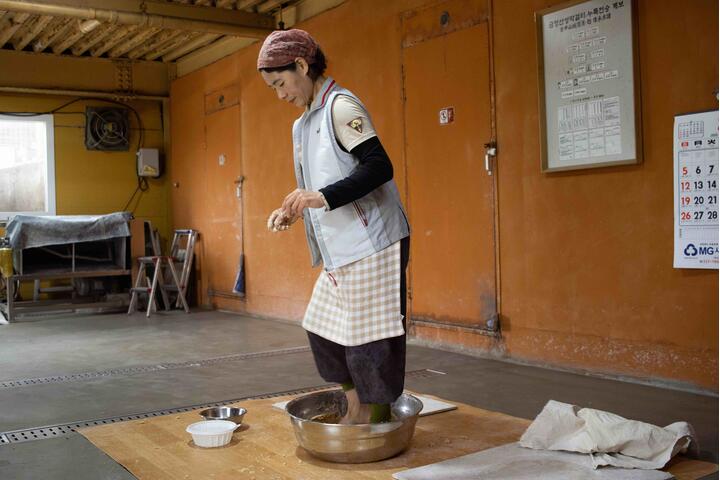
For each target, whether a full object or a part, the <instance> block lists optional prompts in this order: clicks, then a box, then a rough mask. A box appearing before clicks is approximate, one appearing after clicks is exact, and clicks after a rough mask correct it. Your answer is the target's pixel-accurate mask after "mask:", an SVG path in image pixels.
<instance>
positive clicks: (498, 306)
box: [487, 0, 502, 329]
mask: <svg viewBox="0 0 720 480" xmlns="http://www.w3.org/2000/svg"><path fill="white" fill-rule="evenodd" d="M487 6H488V16H487V18H488V22H487V24H488V60H489V65H488V68H489V72H488V73H489V77H490V142H491V143H493V144H497V125H496V123H495V122H496V109H495V102H496V97H495V41H494V40H495V39H494V36H495V29H494V22H495V17H494V13H493V0H487ZM501 148H502V147H501ZM501 152H502V150H499V154H500V155H502V153H501ZM497 160H498V157H497V156H496V157H495V175H493V216H494V221H493V237H494V244H495V312H496V313H497V319H496V322H498V325H496V328H497V329H499V328H501V327H500V325H499V322H500V312H501V311H502V291H501V290H502V284H501V283H500V195H499V194H498V186H499V182H498V176H499V175H500V163H499V162H498V161H497Z"/></svg>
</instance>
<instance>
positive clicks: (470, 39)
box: [403, 2, 497, 329]
mask: <svg viewBox="0 0 720 480" xmlns="http://www.w3.org/2000/svg"><path fill="white" fill-rule="evenodd" d="M447 3H448V5H450V4H453V3H456V4H457V3H463V2H447ZM451 6H452V5H451ZM451 6H450V7H447V9H445V8H444V7H443V6H442V5H440V6H439V7H435V8H430V9H428V10H426V11H425V12H413V14H412V15H411V16H406V17H405V20H404V21H411V22H413V24H414V25H415V30H414V31H413V32H410V33H408V30H409V29H408V27H404V29H405V32H404V33H405V35H404V44H403V47H404V48H403V72H404V89H405V135H406V168H407V182H408V184H407V192H408V199H407V206H408V210H409V217H410V222H411V228H412V235H411V264H410V275H409V286H410V296H411V303H410V305H411V310H410V312H411V320H412V322H413V323H414V324H419V325H424V326H442V325H449V326H451V327H452V326H460V327H469V328H473V329H474V328H481V329H486V328H488V327H489V326H490V327H494V326H495V325H496V323H495V322H496V319H497V305H496V288H497V287H496V270H495V269H496V262H495V255H496V252H495V238H494V236H495V228H494V224H495V208H494V196H495V195H494V177H493V176H492V175H490V174H488V172H487V171H486V169H485V153H486V152H485V144H486V143H488V142H490V141H491V103H490V102H491V95H490V60H489V47H488V24H487V15H484V14H483V13H478V15H477V16H476V18H474V19H473V18H471V19H465V20H464V21H463V22H461V24H460V25H455V27H454V28H450V27H452V24H451V22H452V20H453V17H452V15H453V13H452V9H451ZM423 16H425V17H428V18H423ZM408 19H409V20H408ZM443 21H445V22H446V23H445V25H444V26H443ZM434 23H437V24H439V26H438V28H433V27H432V25H433V24H434ZM410 29H412V28H410ZM423 31H425V34H423Z"/></svg>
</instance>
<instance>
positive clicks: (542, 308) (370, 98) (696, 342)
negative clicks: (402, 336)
mask: <svg viewBox="0 0 720 480" xmlns="http://www.w3.org/2000/svg"><path fill="white" fill-rule="evenodd" d="M429 3H437V2H428V1H422V0H417V1H410V0H404V1H393V2H384V1H380V0H377V1H368V0H362V1H361V0H348V1H347V2H346V3H344V4H342V5H341V6H339V7H337V8H335V9H333V10H331V11H328V12H326V13H323V14H322V15H320V16H318V17H315V18H313V19H310V20H308V21H306V22H304V23H303V24H301V25H300V28H305V29H307V30H308V31H310V32H311V33H312V34H313V36H314V37H315V38H316V39H317V40H318V41H319V42H320V44H321V45H322V46H323V49H324V51H325V53H326V55H327V56H328V58H329V69H328V73H330V74H331V75H332V76H333V77H335V78H336V79H338V80H339V82H340V83H341V84H342V85H343V86H346V87H347V88H349V89H351V90H353V91H354V92H355V93H357V94H358V95H359V96H360V97H361V98H362V99H363V101H364V102H365V104H366V105H367V106H368V109H369V110H370V112H371V113H372V115H373V120H374V123H375V126H376V128H377V130H378V132H379V136H380V138H381V140H382V141H383V144H384V145H385V148H386V150H387V151H388V153H389V155H390V157H391V159H392V161H393V164H394V165H395V172H396V181H397V182H398V185H399V187H400V190H401V193H402V194H403V195H405V192H404V190H405V189H404V182H405V170H404V165H405V158H404V155H405V149H404V144H403V142H404V140H403V138H404V133H403V128H404V127H403V125H404V119H403V104H402V71H401V40H402V38H401V35H402V32H401V23H400V13H401V12H403V11H407V10H410V9H413V8H417V7H418V6H421V5H424V4H429ZM475 3H477V4H482V3H484V2H480V1H478V2H475ZM558 3H561V2H557V1H549V0H546V1H541V0H513V1H507V0H502V1H499V0H498V1H494V2H493V9H494V13H493V24H494V37H493V42H494V52H493V53H494V57H495V81H496V94H497V97H496V108H497V113H496V120H497V137H498V138H497V140H498V148H499V156H498V163H499V167H498V168H499V169H498V176H497V182H498V208H499V225H498V229H499V250H500V258H499V265H500V280H501V281H500V294H501V298H502V303H501V306H500V309H501V311H500V315H501V324H502V328H503V336H502V339H499V340H490V339H488V337H484V336H481V335H475V334H471V333H459V332H453V331H445V330H437V329H427V328H416V329H414V330H413V333H414V334H415V335H416V336H418V337H420V338H423V339H425V340H427V341H430V342H433V343H440V344H443V343H444V344H453V345H455V346H461V347H462V348H469V349H477V350H478V351H481V352H483V351H491V352H493V353H494V354H496V355H500V356H509V357H512V358H515V359H520V360H527V361H532V362H537V363H543V364H549V365H554V366H559V367H567V368H574V369H587V370H590V371H594V372H601V373H610V374H622V375H628V376H636V377H651V378H653V379H659V380H663V379H664V380H671V381H675V382H684V383H688V384H691V385H694V386H699V387H701V388H706V389H717V377H718V370H717V357H718V349H717V334H718V330H717V318H718V306H717V291H718V281H717V278H718V276H717V272H716V271H697V270H674V269H673V268H672V247H673V245H672V243H673V230H672V228H673V227H672V225H673V201H672V136H671V133H672V122H673V115H674V114H676V113H681V112H688V111H694V110H703V109H710V108H717V101H716V99H715V97H714V95H713V91H714V90H715V89H716V88H717V80H718V78H717V67H718V64H717V50H716V47H714V46H715V45H716V38H717V22H716V18H717V13H718V12H717V4H716V3H714V2H711V1H710V0H697V1H693V2H686V3H687V4H683V8H682V9H678V8H676V7H675V5H676V4H675V2H672V1H671V0H652V1H651V0H640V1H638V2H637V5H638V10H639V31H638V40H639V58H640V70H641V80H642V81H641V87H640V94H641V100H642V109H643V110H642V114H643V150H644V160H643V163H642V164H641V165H638V166H630V167H615V168H605V169H598V170H592V171H583V172H570V173H562V174H542V173H541V172H540V150H539V148H540V145H539V133H538V102H537V73H536V68H537V64H536V57H535V28H534V22H533V12H535V11H537V10H540V9H543V8H545V7H547V6H550V5H553V4H558ZM339 25H343V26H344V27H343V28H338V26H339ZM685 45H710V46H713V49H714V50H713V51H712V52H710V53H708V52H707V49H700V48H694V47H693V48H686V47H685ZM258 49H259V45H258V44H255V45H252V46H250V47H248V48H246V49H243V50H241V51H239V52H237V53H236V54H234V55H232V56H230V57H227V58H225V59H223V60H222V61H220V62H217V63H216V64H213V65H211V66H209V67H207V68H205V69H203V70H200V71H198V72H194V73H193V74H190V75H188V76H186V77H182V78H180V79H178V80H176V81H175V82H174V83H173V85H172V89H171V105H172V108H171V112H172V137H173V150H172V151H173V158H172V167H171V171H172V172H174V173H171V175H172V176H173V177H172V178H173V180H174V181H175V180H177V179H181V180H180V184H181V185H185V184H187V183H188V182H190V181H191V180H192V181H193V182H194V183H195V184H196V185H201V184H202V182H203V175H204V173H203V171H204V166H203V165H202V164H201V162H198V161H197V159H198V158H201V157H202V155H203V151H204V148H205V146H204V145H203V142H204V140H203V139H204V138H205V137H204V134H203V128H204V123H203V121H202V115H203V99H202V96H203V95H204V94H205V93H208V92H211V91H213V90H217V89H219V88H220V87H222V86H223V85H226V84H229V83H232V82H237V83H238V87H237V88H238V89H239V92H240V110H239V112H240V113H239V114H240V131H239V132H237V135H236V138H235V139H231V141H237V142H240V148H241V154H240V155H241V158H242V172H243V174H244V175H245V177H246V182H245V186H244V205H243V212H244V213H243V215H244V218H243V219H242V222H243V228H244V237H245V240H244V241H245V255H246V278H247V296H246V300H245V301H244V302H242V303H239V302H235V301H234V300H223V299H218V300H217V301H215V302H214V303H215V305H217V306H219V307H222V308H232V309H237V310H245V311H247V312H249V313H253V314H258V315H264V316H271V317H281V318H288V319H299V318H300V317H301V316H302V313H303V311H304V308H305V305H306V302H307V300H308V298H309V295H310V292H311V290H312V285H313V281H314V279H315V277H316V275H317V270H312V269H310V268H309V255H308V252H307V246H306V245H305V240H304V235H303V232H302V228H294V229H291V230H290V231H289V232H286V233H284V234H270V233H268V232H267V231H266V229H265V220H266V218H267V215H268V214H269V212H270V211H272V210H273V209H274V208H276V207H277V206H278V205H279V204H280V202H281V201H282V199H283V197H284V196H285V195H286V194H287V193H288V192H289V191H291V190H292V189H293V188H294V178H293V172H292V155H291V152H292V150H291V139H290V128H291V125H292V122H293V120H294V119H295V118H296V117H297V116H299V114H300V113H301V112H300V111H299V110H297V109H296V108H295V107H292V106H290V105H288V104H284V103H282V102H280V101H278V100H277V99H276V98H274V94H273V92H272V91H270V90H269V89H268V88H267V87H266V86H265V85H264V83H263V82H262V79H261V78H260V76H259V75H258V74H257V73H256V71H255V59H256V55H257V51H258ZM428 68H432V66H428ZM480 162H481V159H479V160H478V164H479V165H480ZM479 168H480V167H479ZM176 190H179V191H182V190H183V187H182V186H181V187H180V188H179V189H173V195H174V196H173V197H172V199H173V205H172V207H173V218H174V224H175V225H176V226H177V227H186V226H195V228H199V229H200V230H201V231H202V230H203V229H207V228H208V225H207V220H206V218H204V210H203V200H204V199H205V198H206V197H207V192H203V191H202V188H201V187H196V186H193V187H188V190H187V191H186V193H182V192H176ZM411 221H412V215H411ZM459 234H460V233H459ZM228 247H231V245H228ZM232 247H234V246H232ZM201 262H202V259H201ZM201 270H202V267H201ZM206 276H207V272H205V273H204V274H202V275H201V277H206Z"/></svg>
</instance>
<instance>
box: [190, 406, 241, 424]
mask: <svg viewBox="0 0 720 480" xmlns="http://www.w3.org/2000/svg"><path fill="white" fill-rule="evenodd" d="M246 413H247V410H245V409H244V408H235V407H213V408H206V409H205V410H203V411H201V412H200V416H201V417H203V418H204V419H205V420H229V421H231V422H235V423H237V424H238V425H240V424H242V419H243V417H244V416H245V414H246Z"/></svg>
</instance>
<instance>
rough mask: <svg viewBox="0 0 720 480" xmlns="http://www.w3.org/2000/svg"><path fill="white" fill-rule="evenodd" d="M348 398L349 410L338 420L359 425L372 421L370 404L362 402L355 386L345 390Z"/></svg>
mask: <svg viewBox="0 0 720 480" xmlns="http://www.w3.org/2000/svg"><path fill="white" fill-rule="evenodd" d="M345 398H346V399H347V406H348V408H347V412H346V413H345V415H344V416H343V417H342V418H341V419H340V421H339V422H338V423H339V424H341V425H358V424H361V423H370V405H368V404H366V403H360V399H359V398H358V394H357V391H356V390H355V389H354V388H353V389H352V390H348V391H346V392H345Z"/></svg>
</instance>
